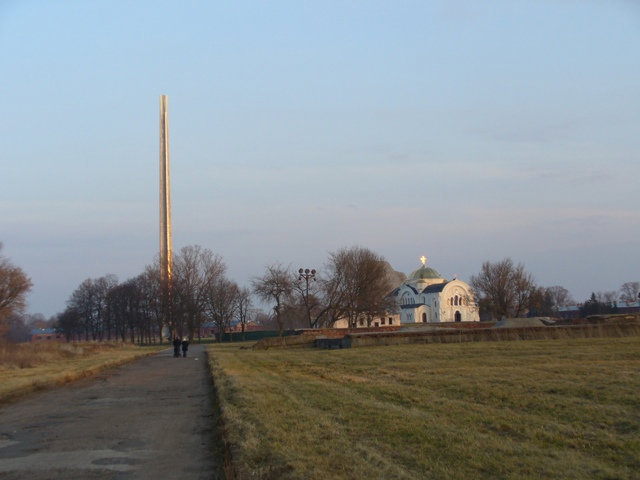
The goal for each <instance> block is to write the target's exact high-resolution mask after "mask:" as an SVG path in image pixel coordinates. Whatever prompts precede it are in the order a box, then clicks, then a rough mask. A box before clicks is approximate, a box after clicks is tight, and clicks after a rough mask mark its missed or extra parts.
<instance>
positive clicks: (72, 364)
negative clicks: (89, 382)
mask: <svg viewBox="0 0 640 480" xmlns="http://www.w3.org/2000/svg"><path fill="white" fill-rule="evenodd" d="M161 348H167V347H166V345H165V346H162V347H160V346H154V347H139V346H136V345H131V344H127V343H107V342H100V343H97V342H81V343H61V342H47V343H24V344H10V343H5V344H0V402H5V401H8V400H11V399H13V398H15V397H17V396H20V395H24V394H27V393H30V392H32V391H35V390H39V389H42V388H48V387H52V386H55V385H60V384H64V383H67V382H70V381H73V380H77V379H79V378H83V377H87V376H90V375H93V374H95V373H97V372H98V371H100V370H103V369H105V368H109V367H113V366H116V365H119V364H122V363H125V362H128V361H131V360H133V359H135V358H138V357H140V356H144V355H148V354H150V353H154V352H157V351H158V350H159V349H161Z"/></svg>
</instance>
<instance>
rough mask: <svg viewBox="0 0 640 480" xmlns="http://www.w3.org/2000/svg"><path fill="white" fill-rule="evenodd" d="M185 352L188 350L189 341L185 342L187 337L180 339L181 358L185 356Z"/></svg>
mask: <svg viewBox="0 0 640 480" xmlns="http://www.w3.org/2000/svg"><path fill="white" fill-rule="evenodd" d="M187 350H189V340H187V337H184V338H183V339H182V356H183V357H186V356H187Z"/></svg>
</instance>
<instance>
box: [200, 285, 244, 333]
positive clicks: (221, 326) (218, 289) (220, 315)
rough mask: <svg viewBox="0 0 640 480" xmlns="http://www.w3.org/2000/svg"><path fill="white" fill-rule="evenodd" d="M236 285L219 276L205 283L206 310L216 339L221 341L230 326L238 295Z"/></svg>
mask: <svg viewBox="0 0 640 480" xmlns="http://www.w3.org/2000/svg"><path fill="white" fill-rule="evenodd" d="M238 290H239V289H238V285H236V283H235V282H232V281H231V280H228V279H227V278H225V277H223V276H220V277H218V278H216V279H215V280H213V281H212V282H210V283H209V284H208V285H207V290H206V300H205V305H206V307H205V308H206V312H207V315H208V316H209V317H210V318H211V320H212V321H213V323H214V324H215V326H216V330H217V332H218V341H219V342H221V341H222V339H223V337H224V334H225V332H226V331H227V330H228V329H229V327H230V326H231V320H232V319H233V317H234V315H235V310H236V306H237V297H238Z"/></svg>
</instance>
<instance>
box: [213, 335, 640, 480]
mask: <svg viewBox="0 0 640 480" xmlns="http://www.w3.org/2000/svg"><path fill="white" fill-rule="evenodd" d="M209 351H210V362H211V364H212V371H213V375H214V381H215V383H216V387H217V391H218V395H219V397H220V403H221V410H222V415H223V420H224V422H225V425H224V428H225V436H226V441H227V442H228V444H229V445H230V451H231V455H232V456H233V463H234V465H235V467H236V472H237V475H238V478H241V479H244V478H256V479H257V478H273V479H276V478H277V479H287V478H289V479H325V478H332V479H354V478H366V479H378V478H384V479H393V478H398V479H399V478H403V479H424V478H438V479H469V478H474V479H482V478H486V479H500V478H504V479H507V478H509V479H511V478H514V479H515V478H518V479H520V478H536V479H537V478H554V479H580V480H582V479H585V478H590V479H598V478H601V479H605V478H609V479H611V478H617V479H631V478H636V479H637V478H640V394H639V393H638V392H640V337H627V338H593V339H566V340H565V339H563V340H539V341H537V340H536V341H526V342H487V343H484V342H483V343H467V344H432V345H404V346H388V347H372V348H359V349H348V350H315V349H305V350H300V349H293V350H267V351H264V350H263V351H253V350H250V349H240V348H239V347H238V344H232V345H222V346H220V345H215V346H212V347H210V350H209Z"/></svg>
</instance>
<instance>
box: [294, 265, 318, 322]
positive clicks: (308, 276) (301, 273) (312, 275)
mask: <svg viewBox="0 0 640 480" xmlns="http://www.w3.org/2000/svg"><path fill="white" fill-rule="evenodd" d="M298 280H304V281H305V285H306V287H305V295H304V298H303V300H304V306H305V308H306V309H307V321H308V322H309V327H311V309H310V308H309V280H313V281H314V282H315V281H316V270H315V268H313V269H311V270H309V269H308V268H304V269H303V268H301V269H299V270H298Z"/></svg>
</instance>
